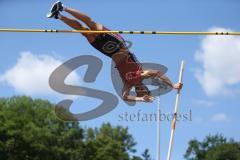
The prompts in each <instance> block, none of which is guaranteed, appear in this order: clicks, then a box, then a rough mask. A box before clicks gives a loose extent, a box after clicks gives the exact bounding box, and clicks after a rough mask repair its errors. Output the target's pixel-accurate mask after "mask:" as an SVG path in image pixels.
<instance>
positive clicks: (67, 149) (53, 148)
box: [0, 97, 140, 160]
mask: <svg viewBox="0 0 240 160" xmlns="http://www.w3.org/2000/svg"><path fill="white" fill-rule="evenodd" d="M135 145H136V142H135V141H134V139H133V137H132V136H131V135H130V134H129V133H128V128H124V127H121V126H116V127H113V126H112V125H111V124H110V123H106V124H103V125H102V126H101V127H100V128H82V127H81V126H80V124H79V123H78V122H64V121H61V120H59V119H58V118H57V117H56V116H55V113H54V105H52V104H51V103H49V102H48V101H44V100H40V99H37V100H33V99H32V98H30V97H12V98H1V99H0V157H1V160H16V159H19V160H46V159H54V160H66V159H67V160H103V159H104V160H119V159H121V160H131V159H134V158H130V157H131V156H130V154H133V153H135V152H136V150H135V149H134V146H135ZM134 157H135V160H137V159H136V158H140V157H137V156H134Z"/></svg>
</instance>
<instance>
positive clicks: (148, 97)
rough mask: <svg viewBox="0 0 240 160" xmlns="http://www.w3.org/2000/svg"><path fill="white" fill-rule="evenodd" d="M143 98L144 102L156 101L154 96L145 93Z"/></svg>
mask: <svg viewBox="0 0 240 160" xmlns="http://www.w3.org/2000/svg"><path fill="white" fill-rule="evenodd" d="M142 98H143V102H153V101H154V97H153V96H149V95H145V96H143V97H142Z"/></svg>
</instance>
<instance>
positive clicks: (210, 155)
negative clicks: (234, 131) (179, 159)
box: [184, 135, 240, 160]
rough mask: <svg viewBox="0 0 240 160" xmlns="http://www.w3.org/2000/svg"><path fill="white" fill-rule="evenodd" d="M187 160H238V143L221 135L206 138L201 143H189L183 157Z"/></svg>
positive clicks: (193, 141)
mask: <svg viewBox="0 0 240 160" xmlns="http://www.w3.org/2000/svg"><path fill="white" fill-rule="evenodd" d="M184 157H185V159H187V160H240V143H239V142H235V141H234V140H232V139H230V140H227V139H226V138H224V137H223V136H222V135H215V136H207V137H206V138H205V139H204V140H203V142H199V141H198V140H196V139H194V140H191V141H190V142H189V146H188V149H187V151H186V153H185V155H184Z"/></svg>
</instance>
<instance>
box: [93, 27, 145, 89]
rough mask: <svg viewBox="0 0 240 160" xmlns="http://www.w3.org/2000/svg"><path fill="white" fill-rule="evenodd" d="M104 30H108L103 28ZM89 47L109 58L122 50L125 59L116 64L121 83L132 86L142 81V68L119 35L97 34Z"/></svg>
mask: <svg viewBox="0 0 240 160" xmlns="http://www.w3.org/2000/svg"><path fill="white" fill-rule="evenodd" d="M104 30H108V29H107V28H105V27H104ZM91 45H92V46H93V47H94V48H96V49H97V50H99V51H100V52H102V53H103V54H104V55H106V56H108V57H111V58H112V56H113V55H114V54H116V53H118V52H119V51H120V49H123V48H124V50H125V53H126V52H127V55H126V56H124V57H125V58H123V59H122V60H121V62H118V63H117V64H116V68H117V69H118V71H119V74H120V76H121V79H122V81H123V83H124V84H127V85H130V86H134V85H137V84H139V83H140V82H141V81H142V78H141V72H142V66H141V64H140V63H139V62H138V61H137V59H136V58H135V56H134V55H133V54H132V53H130V52H129V51H128V49H127V47H126V46H125V41H124V39H123V38H122V36H121V35H119V34H111V33H105V34H99V35H98V36H97V37H96V38H95V40H94V41H93V42H92V43H91ZM116 56H117V55H116Z"/></svg>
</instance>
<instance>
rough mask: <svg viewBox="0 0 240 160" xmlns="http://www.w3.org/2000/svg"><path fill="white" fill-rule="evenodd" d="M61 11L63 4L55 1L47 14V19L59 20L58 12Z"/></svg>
mask: <svg viewBox="0 0 240 160" xmlns="http://www.w3.org/2000/svg"><path fill="white" fill-rule="evenodd" d="M61 11H63V4H62V2H60V1H57V2H56V3H54V4H53V6H52V8H51V10H50V12H49V13H48V14H47V18H56V19H58V18H59V12H61Z"/></svg>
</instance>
